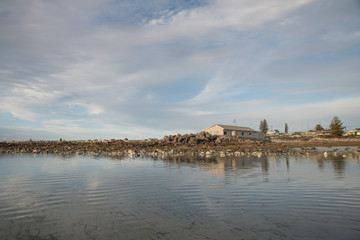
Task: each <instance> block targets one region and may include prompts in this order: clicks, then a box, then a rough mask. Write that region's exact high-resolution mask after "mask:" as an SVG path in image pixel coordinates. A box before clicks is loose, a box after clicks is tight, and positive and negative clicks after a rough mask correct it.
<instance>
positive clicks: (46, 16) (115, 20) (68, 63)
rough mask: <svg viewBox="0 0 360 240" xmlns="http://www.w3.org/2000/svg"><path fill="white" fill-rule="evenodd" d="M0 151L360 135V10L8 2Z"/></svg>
mask: <svg viewBox="0 0 360 240" xmlns="http://www.w3.org/2000/svg"><path fill="white" fill-rule="evenodd" d="M0 53H1V54H0V141H7V140H29V139H33V140H57V139H59V138H63V139H69V140H70V139H111V138H115V139H119V138H129V139H145V138H151V137H154V138H162V137H163V136H164V135H169V134H177V133H181V134H185V133H196V132H200V131H201V130H202V129H205V128H207V127H209V126H211V125H213V124H228V125H233V124H234V121H235V123H236V125H239V126H246V127H251V128H253V129H255V130H258V129H259V124H260V121H261V120H263V119H266V120H267V123H268V125H269V127H270V128H272V129H278V130H280V132H283V131H284V125H285V123H287V124H288V126H289V131H306V130H309V129H313V128H314V127H315V125H316V124H317V123H320V124H322V125H323V127H325V128H327V127H328V126H329V124H330V122H331V120H332V118H333V117H334V116H338V117H339V118H340V120H341V121H342V122H343V123H344V126H346V127H347V129H348V130H350V129H351V130H352V129H354V128H357V127H360V1H358V0H342V1H328V0H292V1H288V0H271V1H269V0H257V1H253V0H2V1H0Z"/></svg>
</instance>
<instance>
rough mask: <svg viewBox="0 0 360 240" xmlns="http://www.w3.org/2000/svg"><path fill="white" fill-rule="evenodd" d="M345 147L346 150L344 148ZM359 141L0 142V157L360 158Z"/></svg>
mask: <svg viewBox="0 0 360 240" xmlns="http://www.w3.org/2000/svg"><path fill="white" fill-rule="evenodd" d="M342 146H345V147H342ZM359 147H360V139H353V140H351V141H342V140H341V139H333V140H332V141H329V140H328V139H327V140H326V141H323V140H322V139H318V140H317V141H272V142H270V141H253V140H249V139H243V138H240V137H233V136H212V135H210V134H208V133H199V134H185V135H180V134H177V135H169V136H165V137H164V138H163V139H160V140H157V139H147V140H132V141H129V140H126V139H124V140H123V139H117V140H115V139H111V140H87V141H23V142H14V141H12V142H0V153H3V154H17V153H32V154H61V155H82V154H84V155H95V156H98V155H105V156H112V157H125V156H129V157H135V156H153V157H166V156H182V155H188V154H190V155H192V156H199V157H211V156H220V157H226V156H245V155H247V156H250V155H253V156H262V155H304V154H318V153H323V154H324V156H325V155H326V156H330V155H334V154H335V155H343V156H354V157H356V156H357V157H358V156H359V155H360V148H359Z"/></svg>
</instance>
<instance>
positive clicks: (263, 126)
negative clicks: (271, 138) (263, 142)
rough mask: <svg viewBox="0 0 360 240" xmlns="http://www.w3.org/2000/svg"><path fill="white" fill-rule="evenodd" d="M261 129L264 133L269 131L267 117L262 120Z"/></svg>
mask: <svg viewBox="0 0 360 240" xmlns="http://www.w3.org/2000/svg"><path fill="white" fill-rule="evenodd" d="M259 130H260V132H263V133H264V134H266V133H267V131H268V130H269V127H268V125H267V122H266V119H264V120H262V121H260V126H259Z"/></svg>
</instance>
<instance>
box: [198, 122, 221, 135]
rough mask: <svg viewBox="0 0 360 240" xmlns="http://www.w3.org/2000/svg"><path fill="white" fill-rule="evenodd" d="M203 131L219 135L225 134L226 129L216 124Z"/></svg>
mask: <svg viewBox="0 0 360 240" xmlns="http://www.w3.org/2000/svg"><path fill="white" fill-rule="evenodd" d="M203 132H208V133H210V134H211V135H217V136H222V135H224V129H223V128H222V127H219V126H216V125H215V126H212V127H209V128H206V129H204V130H203Z"/></svg>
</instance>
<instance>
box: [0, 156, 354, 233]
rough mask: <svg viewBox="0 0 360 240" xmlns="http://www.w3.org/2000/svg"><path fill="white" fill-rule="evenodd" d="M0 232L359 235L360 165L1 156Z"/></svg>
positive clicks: (315, 160) (308, 160)
mask: <svg viewBox="0 0 360 240" xmlns="http://www.w3.org/2000/svg"><path fill="white" fill-rule="evenodd" d="M0 239H42V240H43V239H360V163H359V160H358V159H348V158H347V159H344V158H341V157H338V158H336V159H326V158H324V157H321V156H318V157H315V156H310V157H266V156H265V157H261V158H210V159H199V158H191V157H181V158H170V159H166V160H160V159H159V160H154V159H151V158H135V159H130V158H125V159H121V160H119V159H111V158H94V157H90V156H89V157H86V156H74V157H61V156H50V155H0Z"/></svg>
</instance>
